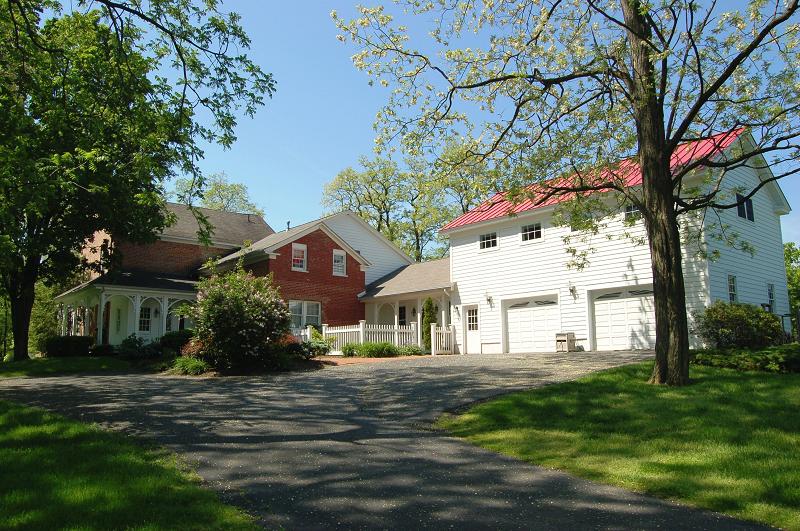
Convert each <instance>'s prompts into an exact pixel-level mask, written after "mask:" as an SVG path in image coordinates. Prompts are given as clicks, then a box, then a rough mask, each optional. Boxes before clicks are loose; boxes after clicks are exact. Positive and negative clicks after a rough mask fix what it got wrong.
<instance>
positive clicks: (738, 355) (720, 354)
mask: <svg viewBox="0 0 800 531" xmlns="http://www.w3.org/2000/svg"><path fill="white" fill-rule="evenodd" d="M691 361H692V363H695V364H697V365H708V366H711V367H723V368H726V369H736V370H739V371H765V372H800V345H798V344H797V343H791V344H788V345H780V346H777V347H768V348H765V349H760V350H745V349H727V350H723V349H708V350H699V351H696V352H694V353H692V357H691Z"/></svg>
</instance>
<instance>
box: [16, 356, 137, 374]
mask: <svg viewBox="0 0 800 531" xmlns="http://www.w3.org/2000/svg"><path fill="white" fill-rule="evenodd" d="M130 368H131V364H130V363H129V362H128V361H125V360H122V359H119V358H114V357H107V356H103V357H74V358H36V359H31V360H24V361H7V362H3V363H0V378H15V377H21V376H28V377H36V376H57V375H62V374H79V373H94V372H115V371H126V370H129V369H130Z"/></svg>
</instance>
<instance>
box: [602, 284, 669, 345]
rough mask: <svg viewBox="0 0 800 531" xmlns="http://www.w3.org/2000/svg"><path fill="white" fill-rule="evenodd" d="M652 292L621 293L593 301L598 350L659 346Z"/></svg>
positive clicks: (623, 291)
mask: <svg viewBox="0 0 800 531" xmlns="http://www.w3.org/2000/svg"><path fill="white" fill-rule="evenodd" d="M653 308H654V307H653V291H652V290H648V289H640V290H620V291H616V292H614V293H605V294H603V295H599V296H598V297H597V298H596V299H595V301H594V326H595V340H596V343H597V346H596V348H597V350H629V349H652V348H654V347H655V344H656V317H655V311H654V309H653Z"/></svg>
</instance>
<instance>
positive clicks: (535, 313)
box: [506, 299, 561, 353]
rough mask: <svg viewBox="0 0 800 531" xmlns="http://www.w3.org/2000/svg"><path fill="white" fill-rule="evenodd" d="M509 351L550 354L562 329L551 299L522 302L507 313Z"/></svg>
mask: <svg viewBox="0 0 800 531" xmlns="http://www.w3.org/2000/svg"><path fill="white" fill-rule="evenodd" d="M506 323H508V351H509V352H512V353H520V352H553V351H555V349H556V334H557V333H558V332H559V331H560V328H561V313H560V310H559V307H558V303H557V302H556V300H555V299H552V300H542V299H540V300H535V301H525V302H519V303H516V304H512V305H511V306H509V308H508V310H507V320H506Z"/></svg>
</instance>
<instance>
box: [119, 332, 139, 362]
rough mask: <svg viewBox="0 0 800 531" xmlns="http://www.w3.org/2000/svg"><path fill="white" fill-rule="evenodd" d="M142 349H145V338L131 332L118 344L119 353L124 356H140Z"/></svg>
mask: <svg viewBox="0 0 800 531" xmlns="http://www.w3.org/2000/svg"><path fill="white" fill-rule="evenodd" d="M142 349H144V339H142V338H141V337H136V335H135V334H131V335H129V336H128V337H126V338H125V339H123V340H122V343H120V344H119V345H117V354H119V355H120V356H122V357H123V358H136V357H139V354H140V352H141V351H142Z"/></svg>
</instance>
